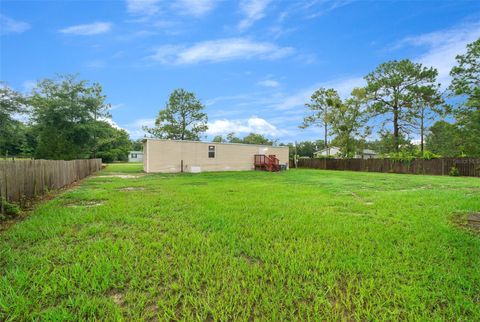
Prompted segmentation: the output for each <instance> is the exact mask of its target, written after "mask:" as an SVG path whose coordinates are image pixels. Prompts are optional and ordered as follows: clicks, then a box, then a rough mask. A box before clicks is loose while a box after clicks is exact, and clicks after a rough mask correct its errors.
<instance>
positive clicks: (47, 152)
mask: <svg viewBox="0 0 480 322" xmlns="http://www.w3.org/2000/svg"><path fill="white" fill-rule="evenodd" d="M109 109H110V104H107V103H106V96H105V95H103V93H102V87H101V86H100V85H99V84H98V83H93V84H90V83H88V82H87V81H85V80H78V79H77V77H76V76H75V75H63V76H62V75H61V76H59V77H58V78H56V79H44V80H41V81H39V82H38V83H37V84H36V86H35V87H34V89H33V90H32V92H31V93H29V94H26V95H23V94H21V93H19V92H17V91H15V90H13V89H12V88H10V87H8V86H7V85H6V84H2V86H0V154H1V156H3V157H5V156H24V157H35V158H41V159H58V160H72V159H84V158H102V159H103V161H104V162H111V161H124V160H126V159H127V157H128V151H129V150H130V149H131V147H132V142H131V141H130V138H129V135H128V133H127V132H126V131H125V130H122V129H118V128H116V127H114V126H112V125H111V122H109V119H110V113H109V112H108V110H109Z"/></svg>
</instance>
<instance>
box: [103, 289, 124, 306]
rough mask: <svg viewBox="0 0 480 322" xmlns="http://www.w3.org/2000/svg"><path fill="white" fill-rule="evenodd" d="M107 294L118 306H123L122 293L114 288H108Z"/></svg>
mask: <svg viewBox="0 0 480 322" xmlns="http://www.w3.org/2000/svg"><path fill="white" fill-rule="evenodd" d="M107 295H108V297H109V298H111V299H112V301H113V302H114V303H115V304H117V305H118V306H124V305H125V298H124V295H123V293H122V292H121V291H120V290H115V289H114V290H110V292H108V294H107Z"/></svg>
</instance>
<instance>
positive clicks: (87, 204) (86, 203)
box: [65, 199, 105, 208]
mask: <svg viewBox="0 0 480 322" xmlns="http://www.w3.org/2000/svg"><path fill="white" fill-rule="evenodd" d="M104 203H105V201H104V200H98V199H94V200H78V201H69V202H67V203H65V207H70V208H78V207H84V208H93V207H98V206H101V205H103V204H104Z"/></svg>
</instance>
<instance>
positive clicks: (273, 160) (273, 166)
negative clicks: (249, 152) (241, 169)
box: [255, 154, 281, 172]
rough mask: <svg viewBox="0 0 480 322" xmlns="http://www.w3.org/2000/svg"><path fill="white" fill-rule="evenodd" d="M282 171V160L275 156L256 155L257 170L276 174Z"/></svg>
mask: <svg viewBox="0 0 480 322" xmlns="http://www.w3.org/2000/svg"><path fill="white" fill-rule="evenodd" d="M280 169H281V167H280V160H278V158H277V157H276V156H275V155H273V154H270V155H268V156H267V155H265V154H255V170H262V171H270V172H276V171H280Z"/></svg>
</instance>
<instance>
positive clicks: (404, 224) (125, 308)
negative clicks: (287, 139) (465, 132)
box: [0, 165, 480, 321]
mask: <svg viewBox="0 0 480 322" xmlns="http://www.w3.org/2000/svg"><path fill="white" fill-rule="evenodd" d="M118 174H121V175H125V176H129V178H128V180H127V179H125V178H122V177H119V176H117V175H118ZM68 205H74V206H68ZM479 210H480V180H479V179H478V178H459V177H457V178H453V177H433V176H413V175H396V174H380V173H356V172H342V171H337V172H335V171H320V170H290V171H287V172H282V173H273V174H272V173H266V172H224V173H201V174H187V173H185V174H171V175H166V174H162V175H156V174H152V175H142V173H141V165H110V166H108V167H107V169H105V170H103V171H102V172H101V173H100V174H99V175H97V176H93V177H91V178H89V179H87V180H85V181H84V182H83V183H82V185H80V186H79V187H77V188H76V189H74V190H70V191H67V192H65V193H63V194H61V195H59V196H57V197H56V198H54V199H53V200H50V201H48V202H45V203H43V204H41V205H39V206H38V207H36V208H35V210H34V211H33V212H32V213H31V214H30V216H29V217H28V218H27V219H26V220H24V221H22V222H19V223H17V224H16V225H14V226H13V227H10V228H9V229H8V230H7V231H4V232H2V233H1V234H0V320H12V321H13V320H31V319H36V320H85V319H98V320H121V319H124V320H142V319H143V320H148V319H158V320H181V319H184V320H253V319H261V320H299V319H302V320H305V319H313V320H398V319H402V320H470V321H475V320H476V321H479V320H480V289H479V287H480V269H479V267H480V237H479V235H478V234H475V233H473V232H471V231H469V230H467V229H464V228H463V227H461V226H459V225H457V224H456V223H454V222H453V221H452V214H464V215H466V214H469V213H475V212H479ZM462 218H465V216H464V217H462Z"/></svg>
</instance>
